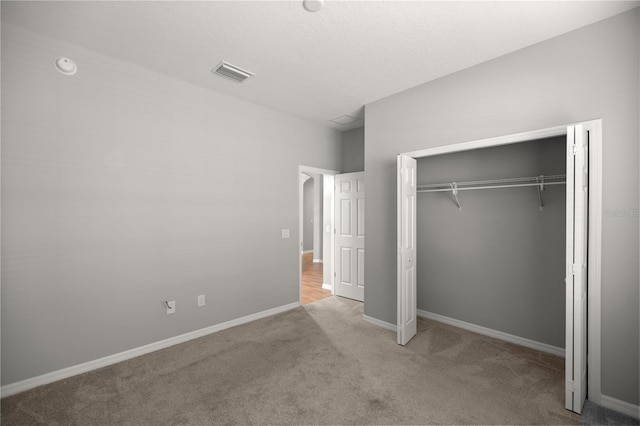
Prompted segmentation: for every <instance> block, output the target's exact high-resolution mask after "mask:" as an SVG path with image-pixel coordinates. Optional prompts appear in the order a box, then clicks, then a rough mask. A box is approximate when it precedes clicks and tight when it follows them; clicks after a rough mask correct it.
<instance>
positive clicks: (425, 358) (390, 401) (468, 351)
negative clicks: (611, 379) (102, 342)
mask: <svg viewBox="0 0 640 426" xmlns="http://www.w3.org/2000/svg"><path fill="white" fill-rule="evenodd" d="M362 313H363V311H362V304H361V303H358V302H354V301H351V300H347V299H341V298H337V297H331V298H329V299H325V300H322V301H319V302H316V303H314V304H311V305H306V306H305V307H300V308H298V309H295V310H293V311H289V312H285V313H283V314H280V315H276V316H273V317H270V318H266V319H263V320H259V321H255V322H253V323H250V324H245V325H242V326H239V327H235V328H232V329H229V330H225V331H222V332H219V333H216V334H212V335H210V336H206V337H203V338H200V339H197V340H193V341H191V342H187V343H184V344H181V345H177V346H174V347H171V348H168V349H165V350H162V351H158V352H155V353H152V354H148V355H144V356H141V357H138V358H135V359H132V360H129V361H126V362H122V363H119V364H116V365H113V366H110V367H105V368H103V369H100V370H97V371H93V372H89V373H86V374H82V375H79V376H76V377H73V378H70V379H66V380H63V381H60V382H57V383H53V384H50V385H46V386H42V387H39V388H37V389H33V390H31V391H28V392H24V393H22V394H19V395H14V396H12V397H8V398H5V399H3V400H2V424H3V425H6V426H9V425H25V424H28V425H35V424H49V425H57V424H59V425H93V424H95V425H118V424H131V425H178V424H180V425H208V424H579V422H580V418H579V416H578V415H576V414H573V413H570V412H568V411H566V410H565V409H564V404H563V398H564V390H563V365H564V364H563V362H564V361H563V359H561V358H558V357H555V356H551V355H546V354H543V353H540V352H536V351H533V350H529V349H526V348H522V347H519V346H516V345H512V344H509V343H506V342H502V341H499V340H495V339H491V338H488V337H485V336H481V335H478V334H474V333H471V332H468V331H465V330H461V329H457V328H454V327H451V326H447V325H445V324H440V323H437V322H433V321H428V320H421V321H420V322H419V331H418V335H417V336H416V337H415V338H414V339H413V340H412V341H411V342H410V343H409V344H408V345H407V346H406V347H402V346H399V345H397V344H396V342H395V339H396V336H395V333H392V332H389V331H386V330H383V329H381V328H378V327H376V326H373V325H371V324H368V323H366V322H364V321H363V320H362Z"/></svg>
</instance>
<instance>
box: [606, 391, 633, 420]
mask: <svg viewBox="0 0 640 426" xmlns="http://www.w3.org/2000/svg"><path fill="white" fill-rule="evenodd" d="M599 399H600V400H599V401H598V402H597V404H598V405H601V406H603V407H605V408H609V409H610V410H613V411H617V412H618V413H622V414H625V415H627V416H629V417H633V418H634V419H640V406H639V405H634V404H631V403H629V402H624V401H621V400H619V399H616V398H612V397H610V396H607V395H600V398H599Z"/></svg>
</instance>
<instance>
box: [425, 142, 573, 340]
mask: <svg viewBox="0 0 640 426" xmlns="http://www.w3.org/2000/svg"><path fill="white" fill-rule="evenodd" d="M565 152H566V140H565V138H564V137H559V138H551V139H545V140H540V141H533V142H523V143H518V144H512V145H506V146H501V147H494V148H485V149H478V150H472V151H464V152H459V153H453V154H446V155H437V156H432V157H425V158H421V159H419V160H418V184H428V183H441V182H454V181H455V182H461V181H474V180H487V179H503V178H515V177H525V176H539V175H541V174H544V175H554V174H564V173H565V170H566V165H565V161H566V160H565ZM565 194H566V189H565V185H547V186H545V190H544V191H543V192H542V197H543V203H544V208H543V210H542V211H540V205H539V200H538V192H537V189H536V188H535V187H518V188H499V189H475V190H468V191H459V193H458V199H459V201H460V204H461V206H462V210H459V209H458V207H457V206H456V204H455V203H454V201H453V198H452V195H451V192H432V193H418V201H417V229H418V231H417V238H418V280H417V291H418V309H421V310H424V311H428V312H432V313H436V314H440V315H444V316H446V317H449V318H453V319H457V320H461V321H465V322H469V323H472V324H476V325H480V326H483V327H487V328H490V329H493V330H498V331H502V332H505V333H509V334H513V335H516V336H519V337H524V338H526V339H531V340H534V341H537V342H542V343H546V344H549V345H552V346H556V347H561V348H564V332H565V330H564V324H565V319H564V314H565V294H564V262H565V218H566V215H565V212H566V205H565Z"/></svg>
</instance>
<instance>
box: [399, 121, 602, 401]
mask: <svg viewBox="0 0 640 426" xmlns="http://www.w3.org/2000/svg"><path fill="white" fill-rule="evenodd" d="M579 124H586V125H589V127H590V129H591V130H592V131H593V137H591V138H590V140H589V168H588V170H589V200H588V212H589V213H588V214H589V223H588V231H587V232H588V243H587V246H588V260H587V262H588V265H589V266H588V273H587V274H588V279H587V306H588V315H587V323H586V326H587V336H588V343H587V354H582V353H581V352H582V351H579V352H575V353H574V359H575V357H576V356H582V355H588V358H587V360H588V361H587V362H588V368H589V374H588V380H587V383H586V386H587V389H588V399H589V400H590V401H592V402H594V403H596V404H598V403H600V401H601V400H602V390H601V379H600V373H601V361H600V359H601V358H600V357H601V354H600V347H601V335H600V325H601V310H600V309H601V308H600V305H601V303H600V295H601V276H602V273H601V270H602V120H601V119H597V120H588V121H583V122H578V123H573V124H567V125H562V126H555V127H550V128H546V129H539V130H532V131H527V132H522V133H515V134H511V135H505V136H499V137H494V138H487V139H481V140H476V141H470V142H463V143H458V144H451V145H442V146H437V147H434V148H427V149H422V150H417V151H411V152H405V153H401V155H405V156H408V157H412V158H415V159H418V158H422V157H429V156H432V155H439V154H448V153H455V152H461V151H469V150H474V149H479V148H489V147H495V146H500V145H507V144H514V143H520V142H530V141H533V140H536V139H545V138H550V137H555V136H566V135H567V132H568V129H569V127H570V126H577V125H579ZM566 303H567V304H568V303H569V300H567V301H566ZM398 309H400V304H398ZM565 309H566V308H565ZM400 314H401V313H400V312H398V317H399V316H400ZM565 326H566V325H565ZM579 331H580V330H579V326H576V325H575V324H574V326H573V333H576V332H579ZM567 386H569V384H568V383H566V382H565V388H566V387H567Z"/></svg>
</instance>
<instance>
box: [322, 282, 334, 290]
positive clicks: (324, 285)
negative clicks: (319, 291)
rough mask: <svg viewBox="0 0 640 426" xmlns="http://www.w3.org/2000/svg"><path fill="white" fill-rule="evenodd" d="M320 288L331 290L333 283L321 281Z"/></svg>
mask: <svg viewBox="0 0 640 426" xmlns="http://www.w3.org/2000/svg"><path fill="white" fill-rule="evenodd" d="M322 288H323V289H325V290H329V291H330V292H333V284H327V283H322Z"/></svg>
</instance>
